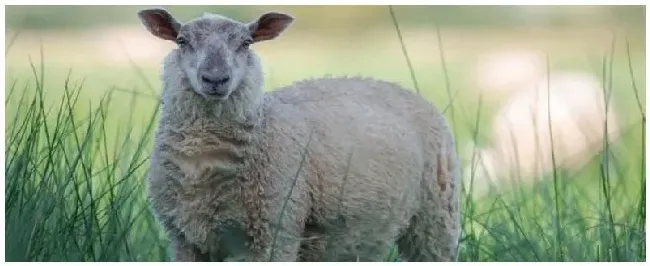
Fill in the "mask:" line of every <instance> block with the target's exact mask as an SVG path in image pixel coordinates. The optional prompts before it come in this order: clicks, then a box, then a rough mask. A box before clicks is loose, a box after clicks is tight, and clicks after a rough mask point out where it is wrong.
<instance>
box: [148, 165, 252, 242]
mask: <svg viewBox="0 0 650 266" xmlns="http://www.w3.org/2000/svg"><path fill="white" fill-rule="evenodd" d="M168 167H169V168H173V172H175V175H174V180H171V181H172V182H171V183H172V184H173V185H171V186H168V187H166V188H161V192H162V190H167V192H165V193H161V194H159V195H160V196H162V197H167V198H168V199H166V200H167V201H169V200H170V199H171V202H169V205H168V206H169V207H170V208H169V209H168V210H169V211H167V212H166V213H167V214H168V217H169V218H170V222H171V224H172V225H173V226H174V227H176V228H177V229H178V230H179V231H180V232H182V234H183V235H184V237H185V239H186V241H187V242H189V243H192V244H194V245H196V246H197V247H199V249H201V250H202V251H203V252H205V253H211V254H215V253H218V254H223V253H224V252H227V253H232V252H236V251H235V250H237V249H240V248H243V247H245V245H246V242H247V241H248V236H247V235H246V233H245V231H244V226H243V222H242V221H244V218H243V217H244V212H243V206H242V200H241V185H240V182H238V178H237V176H236V174H235V173H236V172H237V171H233V169H224V168H223V167H219V165H218V164H216V163H213V164H207V163H205V162H194V163H191V164H190V163H188V162H187V161H185V162H183V161H179V160H173V159H172V160H169V161H168ZM170 170H171V169H170ZM165 194H166V195H165Z"/></svg>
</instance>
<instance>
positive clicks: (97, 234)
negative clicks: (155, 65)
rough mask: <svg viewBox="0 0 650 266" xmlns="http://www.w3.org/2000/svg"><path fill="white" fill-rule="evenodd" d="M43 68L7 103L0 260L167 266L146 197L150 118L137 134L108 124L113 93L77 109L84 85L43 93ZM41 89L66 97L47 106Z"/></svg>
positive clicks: (152, 120)
mask: <svg viewBox="0 0 650 266" xmlns="http://www.w3.org/2000/svg"><path fill="white" fill-rule="evenodd" d="M42 66H43V64H41V66H40V68H37V67H36V66H34V65H33V64H32V67H33V68H32V69H33V74H34V75H33V82H30V83H26V84H31V87H26V88H17V87H16V86H15V85H14V86H11V87H10V88H8V93H7V98H6V99H5V104H6V105H7V108H6V110H5V112H6V117H5V118H6V126H5V141H6V147H5V224H6V228H5V243H7V245H6V248H5V256H6V260H7V261H148V260H165V259H166V258H167V255H166V245H167V244H166V242H165V240H164V236H163V235H161V232H160V230H159V229H158V226H157V224H156V223H155V221H154V219H153V217H152V215H151V213H150V212H149V209H148V208H147V206H146V202H145V200H144V197H143V195H144V194H143V176H144V174H145V172H146V169H147V162H148V156H149V151H150V149H149V146H150V142H151V135H152V134H151V132H152V130H153V129H154V125H155V118H156V114H157V112H156V111H154V110H156V109H154V110H152V112H151V114H150V119H149V121H148V124H146V125H144V126H142V125H137V126H136V125H134V124H133V123H129V122H126V123H107V121H108V120H109V119H110V118H111V117H110V116H111V113H110V112H108V111H107V110H108V108H109V107H110V106H111V105H114V104H116V103H114V102H112V96H113V92H109V93H108V94H106V95H105V97H103V98H102V100H101V101H100V102H99V103H98V104H95V105H94V106H95V107H80V104H79V94H80V92H81V90H82V83H80V84H77V85H73V82H72V81H71V80H70V79H66V82H65V83H64V84H61V88H45V87H44V85H43V84H44V82H43V81H44V79H45V78H44V77H45V70H44V69H43V67H42ZM13 84H16V83H15V82H14V83H13ZM47 90H63V91H64V96H63V97H62V99H60V101H48V100H47V98H48V97H50V96H48V95H47V93H46V91H47ZM51 102H59V103H58V104H49V105H48V104H47V103H51ZM10 114H11V115H10ZM116 125H117V126H118V127H119V128H113V127H114V126H116ZM107 127H111V128H110V129H108V128H107ZM134 127H137V128H142V129H143V130H142V132H140V133H135V134H134V133H133V131H134V130H133V129H134ZM109 132H110V133H109Z"/></svg>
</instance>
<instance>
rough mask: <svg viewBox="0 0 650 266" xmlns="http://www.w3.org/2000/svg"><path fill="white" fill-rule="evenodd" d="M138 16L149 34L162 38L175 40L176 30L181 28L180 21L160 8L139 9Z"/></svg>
mask: <svg viewBox="0 0 650 266" xmlns="http://www.w3.org/2000/svg"><path fill="white" fill-rule="evenodd" d="M138 18H140V20H141V21H142V24H144V26H145V27H147V30H149V32H151V34H153V35H154V36H156V37H158V38H161V39H163V40H170V41H174V40H176V37H177V36H178V31H179V30H180V28H181V23H179V22H178V21H177V20H176V19H175V18H174V17H173V16H172V14H170V13H169V12H167V10H165V9H162V8H152V9H143V10H140V11H138Z"/></svg>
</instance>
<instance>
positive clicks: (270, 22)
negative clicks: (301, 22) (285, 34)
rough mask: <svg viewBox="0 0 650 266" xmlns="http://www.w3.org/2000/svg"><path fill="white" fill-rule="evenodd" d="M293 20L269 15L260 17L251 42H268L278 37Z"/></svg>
mask: <svg viewBox="0 0 650 266" xmlns="http://www.w3.org/2000/svg"><path fill="white" fill-rule="evenodd" d="M291 21H293V19H292V18H291V17H289V16H287V15H283V14H277V13H269V14H265V15H264V16H262V17H261V18H260V19H259V21H258V22H257V29H256V30H255V32H254V33H253V40H254V41H256V42H258V41H264V40H270V39H273V38H275V37H277V36H278V35H280V33H281V32H282V31H283V30H284V29H286V28H287V26H289V24H290V23H291Z"/></svg>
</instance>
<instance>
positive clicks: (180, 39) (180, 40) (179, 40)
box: [176, 37, 187, 46]
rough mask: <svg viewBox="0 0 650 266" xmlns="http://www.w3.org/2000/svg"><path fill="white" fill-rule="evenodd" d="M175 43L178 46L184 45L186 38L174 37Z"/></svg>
mask: <svg viewBox="0 0 650 266" xmlns="http://www.w3.org/2000/svg"><path fill="white" fill-rule="evenodd" d="M176 44H178V45H179V46H184V45H186V44H187V39H185V38H183V37H178V38H177V39H176Z"/></svg>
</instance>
